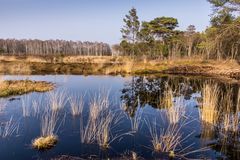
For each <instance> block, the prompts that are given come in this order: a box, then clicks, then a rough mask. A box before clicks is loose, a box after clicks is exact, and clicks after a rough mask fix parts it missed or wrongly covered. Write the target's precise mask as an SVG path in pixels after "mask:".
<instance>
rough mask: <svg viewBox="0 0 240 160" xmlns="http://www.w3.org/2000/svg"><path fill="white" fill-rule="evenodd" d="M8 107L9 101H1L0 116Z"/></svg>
mask: <svg viewBox="0 0 240 160" xmlns="http://www.w3.org/2000/svg"><path fill="white" fill-rule="evenodd" d="M6 106H7V101H6V100H4V99H0V114H1V113H3V111H4V110H5V108H6Z"/></svg>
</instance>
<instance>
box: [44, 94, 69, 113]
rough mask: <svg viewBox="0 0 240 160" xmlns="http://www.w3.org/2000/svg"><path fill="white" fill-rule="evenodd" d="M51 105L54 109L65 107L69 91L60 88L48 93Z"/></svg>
mask: <svg viewBox="0 0 240 160" xmlns="http://www.w3.org/2000/svg"><path fill="white" fill-rule="evenodd" d="M48 97H49V105H50V107H51V109H52V110H53V111H58V110H60V109H63V108H64V107H65V105H66V103H67V93H66V91H65V90H58V91H54V92H50V93H49V94H48Z"/></svg>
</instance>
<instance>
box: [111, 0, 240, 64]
mask: <svg viewBox="0 0 240 160" xmlns="http://www.w3.org/2000/svg"><path fill="white" fill-rule="evenodd" d="M208 1H209V2H210V3H211V4H212V6H213V13H212V15H211V25H210V26H209V27H207V29H206V30H205V31H204V32H197V31H196V28H195V26H194V25H192V24H191V25H189V27H188V28H187V29H186V30H185V31H180V30H177V27H178V20H177V19H176V18H173V17H164V16H163V17H157V18H155V19H153V20H151V21H143V22H140V21H139V17H138V16H137V10H136V9H135V8H132V9H131V10H130V11H129V14H127V15H126V16H125V18H124V19H123V21H124V24H125V25H124V26H123V28H122V29H121V33H122V41H121V43H120V45H114V46H113V49H114V50H115V51H116V53H118V54H122V55H131V56H142V55H145V56H150V57H155V58H160V59H163V58H168V59H169V58H179V57H193V56H198V57H202V58H206V59H210V58H211V59H237V60H239V59H240V14H239V13H240V1H239V0H208Z"/></svg>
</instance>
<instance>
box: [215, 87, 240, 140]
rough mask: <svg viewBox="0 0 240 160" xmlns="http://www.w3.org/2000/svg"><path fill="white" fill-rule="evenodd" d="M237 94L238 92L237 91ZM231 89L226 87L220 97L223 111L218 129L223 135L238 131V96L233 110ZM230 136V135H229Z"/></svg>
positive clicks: (239, 112)
mask: <svg viewBox="0 0 240 160" xmlns="http://www.w3.org/2000/svg"><path fill="white" fill-rule="evenodd" d="M238 96H239V93H238ZM232 100H233V89H232V88H227V91H226V94H225V95H224V97H223V98H222V104H223V106H224V109H225V110H224V112H223V114H224V115H223V116H222V123H221V125H220V131H221V133H222V134H224V135H225V136H227V137H228V136H229V134H230V135H231V134H234V133H238V131H239V118H240V115H239V114H240V110H239V107H240V106H239V97H238V98H237V102H236V110H235V111H234V110H233V108H234V105H233V101H232ZM229 137H230V136H229Z"/></svg>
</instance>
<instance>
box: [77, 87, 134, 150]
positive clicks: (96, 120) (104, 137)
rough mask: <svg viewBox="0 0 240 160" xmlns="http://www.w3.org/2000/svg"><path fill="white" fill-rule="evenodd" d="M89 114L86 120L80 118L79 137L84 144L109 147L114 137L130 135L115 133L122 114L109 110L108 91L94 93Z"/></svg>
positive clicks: (103, 147)
mask: <svg viewBox="0 0 240 160" xmlns="http://www.w3.org/2000/svg"><path fill="white" fill-rule="evenodd" d="M89 107H90V108H89V114H88V118H87V120H86V121H83V118H82V119H81V127H80V137H81V142H82V143H86V144H93V143H96V144H98V145H99V146H100V147H101V148H102V149H108V148H110V144H111V143H112V142H113V141H115V140H116V139H118V138H120V137H122V136H124V135H130V134H131V133H119V134H118V133H116V134H113V133H112V130H113V129H116V128H117V126H118V125H119V124H120V122H121V120H122V118H123V116H122V115H123V114H121V113H120V112H117V111H116V112H115V111H111V110H110V108H109V107H110V103H109V99H108V93H106V92H105V93H100V94H99V95H95V96H94V97H93V99H92V100H91V102H90V106H89Z"/></svg>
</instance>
